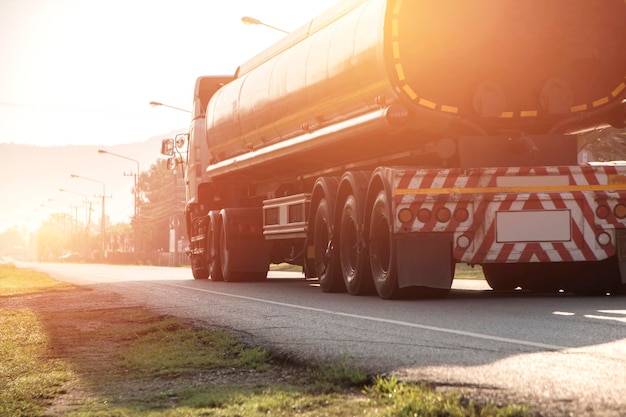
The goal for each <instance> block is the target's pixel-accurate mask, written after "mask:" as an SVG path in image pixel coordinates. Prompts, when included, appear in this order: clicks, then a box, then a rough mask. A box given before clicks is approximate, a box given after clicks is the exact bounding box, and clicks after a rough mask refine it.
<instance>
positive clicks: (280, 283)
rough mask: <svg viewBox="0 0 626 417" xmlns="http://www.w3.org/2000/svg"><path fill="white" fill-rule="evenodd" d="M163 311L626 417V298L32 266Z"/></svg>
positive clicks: (271, 340) (491, 390) (517, 398)
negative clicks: (405, 295)
mask: <svg viewBox="0 0 626 417" xmlns="http://www.w3.org/2000/svg"><path fill="white" fill-rule="evenodd" d="M21 266H29V267H33V268H36V269H39V270H41V271H44V272H47V273H49V274H50V275H51V276H53V277H54V278H57V279H62V280H65V281H68V282H72V283H75V284H79V285H85V286H89V287H92V288H94V289H100V290H103V291H109V292H116V293H119V294H122V295H123V296H124V299H126V300H128V302H131V303H137V304H141V305H146V306H148V307H150V308H153V309H154V310H156V311H158V312H160V313H167V314H173V315H177V316H180V317H186V318H192V319H196V320H201V321H203V322H206V323H208V324H210V325H215V326H220V327H225V328H228V329H231V330H233V331H235V332H237V333H239V334H240V335H241V336H242V337H244V338H246V339H247V340H249V341H251V342H253V343H255V344H260V345H262V346H265V347H267V348H270V349H272V350H273V351H275V352H280V353H283V354H285V355H289V356H290V357H296V358H298V359H301V360H304V361H308V362H318V361H328V360H336V359H345V360H346V361H348V362H349V363H351V364H354V365H357V366H360V367H363V368H365V369H366V370H367V371H369V372H372V373H377V374H387V373H391V372H393V373H395V374H396V375H398V376H400V377H401V378H404V379H409V380H419V381H428V382H433V383H436V384H438V385H439V386H441V387H442V388H443V389H445V388H447V387H452V388H454V389H455V390H463V391H466V392H468V393H469V394H470V395H476V396H478V397H480V398H483V399H489V400H494V401H497V402H511V401H513V402H518V403H519V402H522V403H527V404H530V405H531V406H532V407H533V408H536V409H539V410H541V411H542V413H544V415H549V416H569V415H572V416H587V415H588V416H626V298H625V297H623V296H619V297H616V296H611V297H608V296H607V297H577V296H572V295H567V294H556V295H532V294H527V293H521V292H515V293H509V294H498V293H494V292H492V291H490V290H488V287H487V286H486V284H485V283H484V282H483V281H465V280H456V281H455V285H454V289H453V291H452V293H451V295H450V297H448V298H447V299H443V300H396V301H386V300H381V299H379V298H378V297H353V296H350V295H347V294H324V293H322V292H321V290H320V289H319V288H316V285H315V283H314V282H310V281H306V280H304V279H303V278H302V275H301V274H297V273H286V272H272V273H271V275H270V277H271V279H269V280H268V281H267V282H264V283H223V282H212V281H194V280H193V279H191V273H190V271H189V270H187V269H186V268H159V267H142V266H133V267H126V266H111V265H87V264H86V265H71V264H23V265H21Z"/></svg>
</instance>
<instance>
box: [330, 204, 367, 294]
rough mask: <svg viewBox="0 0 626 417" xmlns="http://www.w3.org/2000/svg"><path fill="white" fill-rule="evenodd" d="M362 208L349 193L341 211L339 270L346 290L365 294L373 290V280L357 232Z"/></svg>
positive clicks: (360, 237)
mask: <svg viewBox="0 0 626 417" xmlns="http://www.w3.org/2000/svg"><path fill="white" fill-rule="evenodd" d="M362 213H363V210H362V209H361V207H359V204H358V200H357V198H356V197H355V196H354V195H349V196H348V197H347V198H346V201H345V202H344V205H343V210H342V211H341V220H340V223H339V227H340V233H339V236H340V239H339V249H340V250H339V257H340V263H341V272H342V275H343V280H344V283H345V286H346V289H347V290H348V292H349V293H350V294H352V295H366V294H372V293H373V292H374V281H372V273H371V270H370V267H369V263H368V260H367V257H366V254H365V245H364V243H363V237H362V236H361V234H360V233H359V229H360V227H359V225H360V224H361V217H362Z"/></svg>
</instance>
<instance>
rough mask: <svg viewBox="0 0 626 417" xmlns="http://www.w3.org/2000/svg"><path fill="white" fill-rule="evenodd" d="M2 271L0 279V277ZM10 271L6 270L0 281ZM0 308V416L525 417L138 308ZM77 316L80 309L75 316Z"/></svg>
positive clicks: (525, 412)
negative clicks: (292, 355)
mask: <svg viewBox="0 0 626 417" xmlns="http://www.w3.org/2000/svg"><path fill="white" fill-rule="evenodd" d="M5 269H6V267H4V266H2V267H0V271H3V272H4V273H6V272H7V271H6V270H5ZM11 271H13V269H11V270H10V271H9V272H11ZM67 294H68V292H63V293H52V294H50V295H49V296H46V297H45V300H41V302H42V303H44V302H45V305H46V306H47V307H46V309H45V310H46V311H45V313H43V312H37V311H36V309H34V308H32V306H31V307H30V308H28V309H27V308H20V309H2V308H0V415H2V416H4V415H7V416H16V417H21V416H57V415H58V416H61V415H63V416H70V417H72V416H74V417H101V416H114V417H115V416H120V417H122V416H139V417H170V416H172V417H178V416H192V417H193V416H216V417H235V416H251V417H256V416H259V417H260V416H268V415H271V416H294V415H298V416H331V417H332V416H337V417H339V416H354V415H359V416H399V417H405V416H406V417H413V416H426V417H429V416H433V417H439V416H441V417H443V416H450V417H454V416H459V417H465V416H468V417H496V416H497V417H527V416H533V415H534V414H532V413H531V412H530V411H529V409H528V408H526V407H523V406H505V407H498V406H496V405H494V404H479V403H475V402H474V401H472V400H471V399H469V398H468V397H465V396H463V395H461V394H458V393H453V392H441V391H440V390H437V389H436V387H434V386H429V385H425V384H413V383H405V382H401V381H398V380H397V379H396V378H395V377H393V376H391V377H382V376H376V377H370V376H368V375H367V374H366V373H365V372H363V371H362V370H360V369H358V368H355V367H353V366H351V365H350V364H349V361H348V358H344V359H343V360H340V361H338V362H336V363H330V364H321V365H314V366H312V365H305V364H302V363H298V362H296V361H291V360H288V359H286V358H281V357H278V356H275V355H272V354H271V353H270V352H268V351H266V350H264V349H261V348H258V347H250V346H246V345H245V344H243V343H242V342H241V341H239V340H237V339H236V338H235V337H233V336H232V335H230V334H229V333H228V332H227V331H225V330H221V329H215V328H204V327H202V325H201V324H200V323H195V322H192V321H188V320H182V319H179V318H175V317H171V316H166V315H157V314H155V313H153V312H150V311H148V310H146V309H143V308H141V307H127V306H121V307H115V306H112V307H111V308H110V309H106V310H103V309H95V308H94V309H92V310H90V309H88V308H82V307H79V306H76V307H74V308H73V309H72V308H65V307H66V305H65V304H61V305H60V306H59V308H58V309H50V305H51V304H50V303H54V299H55V297H58V296H59V295H67ZM86 305H88V304H86Z"/></svg>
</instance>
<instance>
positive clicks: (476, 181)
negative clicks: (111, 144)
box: [162, 0, 626, 299]
mask: <svg viewBox="0 0 626 417" xmlns="http://www.w3.org/2000/svg"><path fill="white" fill-rule="evenodd" d="M625 51H626V3H625V1H624V0H602V1H598V0H551V1H546V0H524V1H519V0H476V1H471V2H470V1H465V0H438V1H427V0H345V1H342V2H340V3H338V4H337V5H336V6H334V7H333V8H331V9H330V10H328V11H327V12H325V13H324V14H322V15H320V16H319V17H316V18H314V19H312V20H311V21H310V22H309V23H307V24H306V25H304V26H303V27H301V28H299V29H298V30H296V31H294V32H293V33H291V34H289V35H287V36H285V37H284V38H283V39H282V40H281V41H279V42H277V43H276V44H274V45H272V46H271V47H269V48H268V49H266V50H265V51H263V52H261V53H260V54H258V55H257V56H254V57H252V58H251V59H250V60H249V61H247V62H245V63H243V64H241V65H240V66H239V67H238V68H237V69H236V71H235V72H234V75H225V76H202V77H199V78H198V79H197V83H196V87H195V91H194V102H193V120H192V123H191V128H190V132H189V133H188V134H186V135H183V136H182V137H177V138H176V140H173V139H170V140H165V141H164V142H163V144H162V153H164V154H165V155H168V156H170V157H171V158H170V159H171V160H170V161H168V162H169V163H170V164H171V165H172V166H176V165H180V164H182V165H184V169H183V171H184V172H185V181H186V185H187V202H186V207H185V212H184V215H185V219H186V228H187V234H188V238H189V247H188V249H187V253H188V254H189V257H190V264H191V269H192V273H193V277H194V278H196V279H207V278H210V279H212V280H215V281H222V280H223V281H229V282H230V281H260V280H265V279H266V276H267V272H268V268H269V265H271V264H276V263H289V264H293V265H300V266H302V269H303V272H304V274H305V276H306V277H307V278H311V279H315V278H316V279H317V280H318V282H319V286H320V287H321V289H322V290H323V291H324V292H340V291H347V292H348V293H350V294H353V295H363V294H378V295H379V296H380V297H382V298H384V299H394V298H401V297H407V296H410V297H432V296H435V297H438V296H445V295H446V294H447V293H448V292H449V291H450V288H451V285H452V281H453V279H454V272H455V265H456V264H457V263H462V264H469V265H478V266H481V267H482V269H483V272H484V275H485V278H486V280H487V282H488V283H489V285H490V286H491V287H492V288H493V289H494V290H513V289H516V288H522V289H526V290H529V291H544V292H545V291H562V290H564V291H569V292H576V293H580V294H595V293H606V292H611V293H615V292H618V291H621V290H623V287H624V284H626V166H624V165H620V164H618V163H581V162H579V156H578V155H579V145H578V137H579V134H580V132H585V131H589V130H594V129H601V128H602V127H608V126H614V127H618V128H621V127H623V126H624V123H625V121H626V53H625Z"/></svg>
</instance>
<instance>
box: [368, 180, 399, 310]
mask: <svg viewBox="0 0 626 417" xmlns="http://www.w3.org/2000/svg"><path fill="white" fill-rule="evenodd" d="M368 237H369V257H370V266H371V271H372V279H373V281H374V285H375V287H376V292H378V295H379V296H380V297H381V298H384V299H394V298H399V297H400V295H401V293H400V289H399V288H398V273H397V270H396V250H395V243H394V240H393V222H392V218H391V204H390V202H389V198H388V197H387V193H385V191H380V192H379V193H378V194H377V195H376V199H375V200H374V204H373V205H372V211H371V214H370V221H369V236H368Z"/></svg>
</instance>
